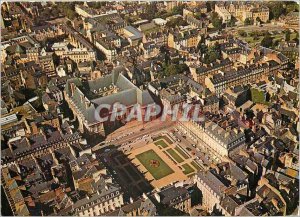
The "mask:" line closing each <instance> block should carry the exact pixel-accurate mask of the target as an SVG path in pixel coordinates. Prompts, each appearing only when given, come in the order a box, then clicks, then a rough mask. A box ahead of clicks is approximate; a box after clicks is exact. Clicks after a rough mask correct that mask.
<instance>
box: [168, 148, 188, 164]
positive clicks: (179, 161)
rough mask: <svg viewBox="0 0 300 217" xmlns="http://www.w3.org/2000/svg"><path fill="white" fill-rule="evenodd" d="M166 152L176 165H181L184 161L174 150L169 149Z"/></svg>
mask: <svg viewBox="0 0 300 217" xmlns="http://www.w3.org/2000/svg"><path fill="white" fill-rule="evenodd" d="M167 152H168V153H169V154H170V155H171V157H172V158H173V159H174V160H175V161H176V162H177V163H182V162H183V161H184V160H183V159H182V158H181V157H180V156H179V155H178V154H177V152H176V151H174V149H172V148H170V149H168V150H167Z"/></svg>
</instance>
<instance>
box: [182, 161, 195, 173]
mask: <svg viewBox="0 0 300 217" xmlns="http://www.w3.org/2000/svg"><path fill="white" fill-rule="evenodd" d="M182 168H183V169H184V171H183V173H184V174H186V175H187V174H189V173H192V172H194V171H195V170H194V169H193V168H192V167H191V166H190V165H189V164H187V163H186V164H183V165H182Z"/></svg>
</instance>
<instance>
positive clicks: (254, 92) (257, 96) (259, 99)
mask: <svg viewBox="0 0 300 217" xmlns="http://www.w3.org/2000/svg"><path fill="white" fill-rule="evenodd" d="M251 98H252V102H254V103H265V96H264V93H263V92H262V91H259V90H258V89H254V88H251Z"/></svg>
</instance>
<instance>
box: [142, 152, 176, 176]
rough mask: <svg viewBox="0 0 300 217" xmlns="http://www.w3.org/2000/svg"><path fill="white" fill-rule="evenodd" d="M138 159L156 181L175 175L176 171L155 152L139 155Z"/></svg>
mask: <svg viewBox="0 0 300 217" xmlns="http://www.w3.org/2000/svg"><path fill="white" fill-rule="evenodd" d="M136 158H137V159H138V160H139V161H140V162H141V164H142V165H143V166H144V167H145V168H146V169H147V170H148V171H149V173H151V175H152V176H153V178H154V179H156V180H158V179H161V178H164V177H165V176H168V175H170V174H172V173H174V171H173V170H172V169H171V168H170V167H169V166H168V165H167V164H166V163H165V162H164V161H163V160H162V159H161V158H160V157H159V156H158V155H157V154H156V152H155V151H153V150H149V151H145V152H143V153H141V154H138V155H136Z"/></svg>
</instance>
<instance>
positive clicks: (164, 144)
mask: <svg viewBox="0 0 300 217" xmlns="http://www.w3.org/2000/svg"><path fill="white" fill-rule="evenodd" d="M154 144H155V145H157V146H161V147H162V148H167V147H168V144H167V143H165V141H164V140H158V141H156V142H154Z"/></svg>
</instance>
